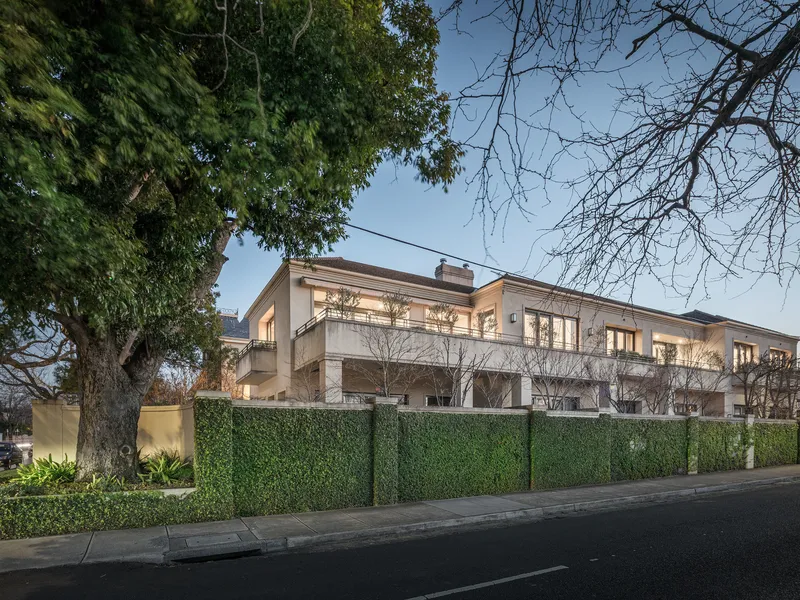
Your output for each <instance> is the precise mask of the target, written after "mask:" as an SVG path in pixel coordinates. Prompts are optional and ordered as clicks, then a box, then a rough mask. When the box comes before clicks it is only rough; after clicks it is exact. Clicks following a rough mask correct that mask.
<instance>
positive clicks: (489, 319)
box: [475, 310, 497, 338]
mask: <svg viewBox="0 0 800 600" xmlns="http://www.w3.org/2000/svg"><path fill="white" fill-rule="evenodd" d="M475 331H476V333H477V334H478V337H479V338H486V337H489V338H492V337H494V334H495V332H496V331H497V319H495V318H494V311H485V310H484V311H481V312H479V313H477V314H476V315H475Z"/></svg>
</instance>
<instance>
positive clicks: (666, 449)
mask: <svg viewBox="0 0 800 600" xmlns="http://www.w3.org/2000/svg"><path fill="white" fill-rule="evenodd" d="M686 427H687V424H686V420H674V421H672V420H656V419H620V418H617V419H612V420H611V480H612V481H626V480H631V479H648V478H651V477H666V476H668V475H679V474H685V473H686V458H687V445H686V443H687V435H686Z"/></svg>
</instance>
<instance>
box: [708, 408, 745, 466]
mask: <svg viewBox="0 0 800 600" xmlns="http://www.w3.org/2000/svg"><path fill="white" fill-rule="evenodd" d="M746 454H747V451H746V448H745V424H744V421H742V422H741V423H730V422H726V421H700V456H699V468H698V471H699V472H700V473H712V472H714V471H730V470H733V469H744V468H745V462H746V460H747V456H746Z"/></svg>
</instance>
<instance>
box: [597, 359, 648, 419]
mask: <svg viewBox="0 0 800 600" xmlns="http://www.w3.org/2000/svg"><path fill="white" fill-rule="evenodd" d="M641 369H642V365H641V363H639V362H634V361H631V360H629V359H628V358H626V357H624V356H623V357H618V358H615V359H614V360H607V359H588V360H587V361H586V362H585V364H584V372H585V373H586V377H587V378H588V379H589V380H590V381H592V382H596V383H597V386H596V388H595V389H596V390H597V398H596V400H597V405H598V406H604V405H606V404H607V405H609V406H610V407H611V408H613V409H614V410H615V411H616V412H618V413H633V412H636V411H635V408H636V405H637V403H640V402H641V403H642V404H644V403H645V400H646V395H647V391H648V384H647V382H646V381H645V380H644V378H643V377H642V375H641V372H640V371H641Z"/></svg>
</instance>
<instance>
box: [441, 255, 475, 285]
mask: <svg viewBox="0 0 800 600" xmlns="http://www.w3.org/2000/svg"><path fill="white" fill-rule="evenodd" d="M435 275H436V279H438V280H439V281H447V282H448V283H458V284H461V285H466V286H469V287H474V285H473V283H472V282H473V280H474V279H475V273H473V272H472V269H470V268H469V265H468V264H467V263H464V265H463V266H461V267H452V266H450V265H448V264H447V260H446V259H444V258H442V259H440V260H439V266H438V267H436V272H435Z"/></svg>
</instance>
